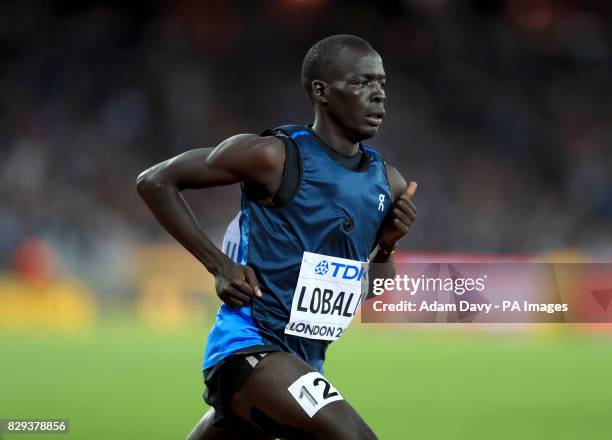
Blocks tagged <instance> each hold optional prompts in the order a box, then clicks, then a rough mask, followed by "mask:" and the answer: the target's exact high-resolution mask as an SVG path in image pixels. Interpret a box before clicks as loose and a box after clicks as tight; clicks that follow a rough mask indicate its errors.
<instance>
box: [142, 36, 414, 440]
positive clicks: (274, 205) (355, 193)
mask: <svg viewBox="0 0 612 440" xmlns="http://www.w3.org/2000/svg"><path fill="white" fill-rule="evenodd" d="M385 82H386V76H385V71H384V69H383V65H382V60H381V57H380V55H379V54H378V53H377V52H376V51H375V50H374V49H373V48H372V47H371V46H370V44H369V43H367V42H366V41H364V40H363V39H361V38H358V37H355V36H352V35H334V36H331V37H328V38H325V39H323V40H321V41H319V42H318V43H316V44H315V45H313V46H312V47H311V48H310V50H309V51H308V53H307V54H306V57H305V59H304V62H303V65H302V84H303V86H304V89H305V91H306V93H307V94H308V96H309V98H310V100H311V102H312V103H313V107H314V124H312V125H308V126H302V125H285V126H281V127H278V128H275V129H271V130H266V131H265V132H264V133H263V134H262V135H260V136H258V135H254V134H240V135H236V136H233V137H231V138H229V139H227V140H226V141H224V142H222V143H221V144H220V145H219V146H217V147H216V148H200V149H195V150H191V151H187V152H185V153H183V154H181V155H179V156H177V157H175V158H172V159H169V160H167V161H165V162H162V163H160V164H158V165H155V166H154V167H152V168H150V169H148V170H146V171H145V172H143V173H142V174H141V175H140V176H139V177H138V183H137V187H138V192H139V193H140V195H141V196H142V198H143V199H144V200H145V202H146V203H147V205H148V206H149V208H150V209H151V211H152V212H153V214H154V215H155V217H156V218H157V220H158V221H159V222H160V224H161V225H162V226H163V227H164V228H165V229H166V230H167V231H168V232H169V233H170V234H172V236H174V237H175V238H176V239H177V240H178V241H179V242H180V243H181V244H182V245H183V246H184V247H185V248H186V249H187V250H188V251H189V252H191V253H192V254H193V256H194V257H195V258H197V259H198V260H199V261H200V262H201V263H202V264H203V265H204V266H205V267H206V268H207V269H208V271H210V273H211V274H213V275H214V277H215V287H216V291H217V294H218V295H219V297H220V298H221V300H222V301H223V302H224V304H223V305H222V306H221V308H220V310H219V313H218V315H217V319H216V322H215V324H214V326H213V328H212V330H211V332H210V334H209V336H208V341H207V344H206V352H205V355H204V365H203V370H204V376H205V383H206V391H205V400H206V402H207V403H208V404H209V405H210V406H211V407H212V408H211V409H210V410H209V411H208V412H207V413H206V414H205V415H204V417H203V418H202V419H201V420H200V421H199V423H198V424H197V425H196V427H195V428H194V429H193V431H192V432H191V433H190V434H189V437H188V438H189V439H206V440H210V439H232V438H235V439H272V438H275V437H279V438H291V439H312V438H316V439H372V438H376V436H375V434H374V433H373V432H372V430H371V429H370V428H369V427H368V425H367V424H366V423H365V421H364V420H363V419H362V418H361V417H360V416H359V414H358V413H357V412H356V411H355V409H353V407H351V406H350V405H349V403H348V402H347V401H346V400H345V399H344V398H343V397H342V395H341V394H340V392H339V391H338V390H337V389H336V388H334V386H333V385H332V384H331V383H330V381H329V380H328V379H326V378H325V377H324V376H323V361H324V359H325V352H326V349H327V347H328V345H329V343H330V342H331V341H335V340H337V339H338V338H339V337H340V336H341V335H342V333H343V332H344V331H345V329H346V327H347V326H348V324H349V322H350V320H351V319H352V317H353V316H354V315H355V313H356V312H357V310H358V307H359V305H360V304H361V302H362V300H363V299H364V295H363V294H362V291H364V290H366V289H362V284H363V283H364V280H365V279H366V278H365V275H366V273H367V264H366V262H376V263H384V262H392V254H393V252H394V250H395V246H396V243H397V241H398V240H399V239H400V238H401V237H403V236H404V235H405V234H406V233H407V232H408V229H409V228H410V226H411V224H412V222H413V221H414V219H415V215H416V209H415V207H414V205H413V203H412V201H411V200H410V199H411V197H412V196H413V195H414V194H415V191H416V183H415V182H410V184H409V185H407V184H406V182H405V180H404V179H403V177H402V176H401V175H400V173H399V172H398V171H397V170H396V169H395V168H394V167H392V166H390V165H386V164H385V163H384V162H383V160H382V158H381V156H380V154H379V153H378V152H377V151H376V150H374V149H373V148H371V147H368V146H366V145H364V144H362V143H361V141H363V140H365V139H368V138H371V137H373V136H374V135H376V133H377V132H378V129H379V127H380V125H381V123H382V120H383V118H384V115H385V109H384V102H385V99H386V95H385ZM234 183H240V184H241V188H242V202H241V210H240V213H239V214H238V216H237V217H236V218H235V219H234V221H233V222H232V223H231V224H230V226H229V228H228V231H227V233H226V237H225V239H224V243H223V250H224V251H225V254H224V253H223V252H221V250H219V249H218V248H216V247H215V245H214V244H213V243H212V242H211V241H210V239H209V238H208V237H207V236H206V234H205V233H204V231H202V230H201V229H200V227H199V226H198V223H197V221H196V220H195V218H194V216H193V214H192V213H191V210H190V209H189V207H188V205H187V204H186V202H185V200H184V199H183V197H182V196H181V191H182V190H185V189H197V188H208V187H214V186H220V185H228V184H234ZM380 266H382V265H380ZM377 267H378V265H377ZM372 270H374V268H372ZM374 276H378V275H374V274H373V273H371V274H370V277H371V278H372V277H374ZM364 374H366V372H364Z"/></svg>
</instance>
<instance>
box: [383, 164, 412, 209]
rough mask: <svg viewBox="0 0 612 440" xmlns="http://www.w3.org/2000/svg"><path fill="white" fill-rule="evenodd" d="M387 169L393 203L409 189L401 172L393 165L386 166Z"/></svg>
mask: <svg viewBox="0 0 612 440" xmlns="http://www.w3.org/2000/svg"><path fill="white" fill-rule="evenodd" d="M386 168H387V180H389V186H390V187H391V195H392V196H393V201H395V200H397V199H398V198H399V197H400V196H401V195H402V194H404V192H405V191H406V188H408V184H407V183H406V179H404V177H403V176H402V175H401V174H400V172H399V171H398V170H397V168H395V167H394V166H393V165H389V164H386Z"/></svg>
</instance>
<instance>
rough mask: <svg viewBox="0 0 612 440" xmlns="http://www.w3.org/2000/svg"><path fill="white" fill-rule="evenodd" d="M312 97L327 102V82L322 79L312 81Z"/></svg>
mask: <svg viewBox="0 0 612 440" xmlns="http://www.w3.org/2000/svg"><path fill="white" fill-rule="evenodd" d="M312 97H313V99H314V100H315V101H319V102H322V103H325V104H327V83H326V82H325V81H321V80H320V79H315V80H314V81H313V82H312Z"/></svg>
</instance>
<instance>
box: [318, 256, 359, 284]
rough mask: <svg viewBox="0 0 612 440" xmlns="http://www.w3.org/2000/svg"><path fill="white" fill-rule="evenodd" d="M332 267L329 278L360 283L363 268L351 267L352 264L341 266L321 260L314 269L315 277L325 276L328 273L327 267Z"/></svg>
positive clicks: (340, 264)
mask: <svg viewBox="0 0 612 440" xmlns="http://www.w3.org/2000/svg"><path fill="white" fill-rule="evenodd" d="M330 265H331V266H332V267H333V271H332V274H331V276H332V277H334V278H342V279H343V280H357V281H361V279H362V278H363V275H364V274H365V270H366V268H365V267H359V266H353V265H352V264H342V263H336V262H335V261H332V262H331V263H330V262H328V261H326V260H321V261H320V262H319V264H317V265H316V266H315V268H314V271H315V273H316V274H317V275H325V274H327V272H329V269H330V268H329V266H330Z"/></svg>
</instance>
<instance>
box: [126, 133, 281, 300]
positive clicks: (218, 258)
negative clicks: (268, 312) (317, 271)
mask: <svg viewBox="0 0 612 440" xmlns="http://www.w3.org/2000/svg"><path fill="white" fill-rule="evenodd" d="M284 161H285V149H284V145H283V143H282V141H280V140H279V139H277V138H275V137H273V136H267V137H261V136H256V135H252V134H242V135H237V136H233V137H231V138H229V139H227V140H226V141H224V142H222V143H221V144H219V146H217V147H216V148H214V149H213V148H198V149H194V150H190V151H187V152H185V153H183V154H180V155H178V156H176V157H173V158H171V159H168V160H166V161H164V162H161V163H159V164H157V165H155V166H153V167H151V168H149V169H148V170H145V171H143V172H142V173H141V174H140V175H139V176H138V178H137V181H136V182H137V183H136V187H137V190H138V193H139V194H140V196H141V197H142V199H143V200H144V201H145V203H146V204H147V206H148V207H149V209H151V211H152V212H153V214H154V215H155V218H156V219H157V221H159V223H160V224H161V225H162V226H163V227H164V229H166V231H168V232H169V233H170V234H171V235H172V236H173V237H174V238H175V239H176V240H177V241H178V242H179V243H181V244H182V245H183V246H184V247H185V248H186V249H187V250H188V251H189V252H190V253H191V254H192V255H193V256H194V257H195V258H197V259H198V260H199V261H200V262H201V263H202V264H203V265H204V266H205V267H206V269H208V271H209V272H210V273H211V274H213V275H214V277H215V288H216V290H217V295H219V298H221V299H222V300H223V301H224V302H225V303H226V304H228V305H229V306H232V307H240V306H242V305H244V304H245V303H246V302H248V301H249V299H250V296H252V295H258V296H259V295H261V291H260V290H259V284H258V282H257V278H256V277H255V273H254V272H253V269H251V268H250V267H248V266H241V265H237V264H235V263H234V262H233V261H232V260H231V259H229V258H228V257H227V256H225V255H224V254H223V253H222V252H221V251H220V250H219V249H218V248H217V247H216V246H215V245H214V244H213V243H212V242H211V241H210V239H209V238H208V237H207V236H206V234H205V233H204V232H203V231H202V229H201V228H200V227H199V225H198V223H197V221H196V219H195V217H194V216H193V213H192V212H191V209H190V208H189V206H188V205H187V203H186V202H185V199H184V198H183V196H182V195H181V191H183V190H185V189H197V188H207V187H213V186H220V185H229V184H233V183H239V182H245V183H247V184H252V185H257V186H258V187H259V188H260V189H261V190H262V191H263V193H264V194H268V195H269V197H272V196H273V195H274V193H275V192H276V191H277V190H278V187H279V185H280V181H281V178H282V173H283V167H284Z"/></svg>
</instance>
